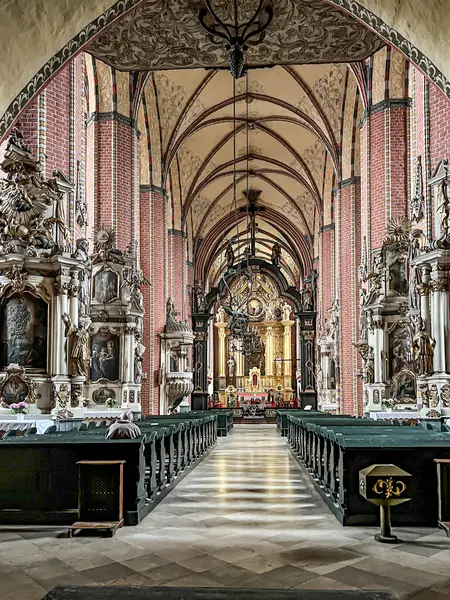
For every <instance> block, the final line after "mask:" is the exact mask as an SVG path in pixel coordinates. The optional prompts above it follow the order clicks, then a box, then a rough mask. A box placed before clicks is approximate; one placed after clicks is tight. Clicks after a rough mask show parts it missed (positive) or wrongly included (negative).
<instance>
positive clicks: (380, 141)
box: [363, 100, 409, 249]
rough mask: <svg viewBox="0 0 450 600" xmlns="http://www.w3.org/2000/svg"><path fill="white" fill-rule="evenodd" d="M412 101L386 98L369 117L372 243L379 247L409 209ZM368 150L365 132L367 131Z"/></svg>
mask: <svg viewBox="0 0 450 600" xmlns="http://www.w3.org/2000/svg"><path fill="white" fill-rule="evenodd" d="M408 110H409V109H408V101H407V100H398V101H393V100H386V101H384V102H381V103H379V104H377V105H375V106H372V107H371V110H370V111H369V115H368V116H367V117H366V118H367V119H369V120H370V123H369V124H368V125H366V130H368V132H369V140H368V152H369V159H368V176H369V179H370V181H369V186H370V192H369V193H370V230H371V234H370V247H371V248H372V249H374V248H379V247H380V246H381V244H382V243H383V239H384V238H385V236H386V226H387V224H388V222H389V221H390V220H391V219H393V218H395V217H402V216H406V214H407V209H408V195H409V189H408ZM363 152H364V133H363Z"/></svg>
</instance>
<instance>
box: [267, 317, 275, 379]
mask: <svg viewBox="0 0 450 600" xmlns="http://www.w3.org/2000/svg"><path fill="white" fill-rule="evenodd" d="M273 361H274V332H273V325H272V323H269V322H268V323H267V326H266V377H273Z"/></svg>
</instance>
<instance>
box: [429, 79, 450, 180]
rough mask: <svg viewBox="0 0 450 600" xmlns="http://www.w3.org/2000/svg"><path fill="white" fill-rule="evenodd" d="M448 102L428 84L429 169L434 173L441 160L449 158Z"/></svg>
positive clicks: (449, 106)
mask: <svg viewBox="0 0 450 600" xmlns="http://www.w3.org/2000/svg"><path fill="white" fill-rule="evenodd" d="M449 114H450V100H449V99H448V98H447V97H446V96H444V94H443V93H442V92H441V91H440V90H439V89H438V88H437V87H436V86H435V85H433V84H430V163H431V164H430V167H431V173H433V172H434V170H435V169H436V167H437V165H438V163H439V161H440V160H442V159H443V158H449V157H450V127H449V125H448V118H449Z"/></svg>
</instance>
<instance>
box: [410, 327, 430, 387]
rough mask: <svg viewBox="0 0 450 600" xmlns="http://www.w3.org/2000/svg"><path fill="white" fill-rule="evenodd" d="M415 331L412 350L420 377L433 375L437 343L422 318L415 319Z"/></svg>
mask: <svg viewBox="0 0 450 600" xmlns="http://www.w3.org/2000/svg"><path fill="white" fill-rule="evenodd" d="M412 320H413V325H414V329H415V333H414V337H413V342H412V349H413V358H414V362H415V366H416V370H417V373H418V375H429V374H431V373H433V355H434V346H435V341H434V340H433V339H432V337H431V336H430V334H429V333H428V332H427V331H426V326H425V322H424V320H423V319H422V317H421V316H419V315H417V316H415V317H413V319H412Z"/></svg>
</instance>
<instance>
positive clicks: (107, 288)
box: [93, 269, 119, 304]
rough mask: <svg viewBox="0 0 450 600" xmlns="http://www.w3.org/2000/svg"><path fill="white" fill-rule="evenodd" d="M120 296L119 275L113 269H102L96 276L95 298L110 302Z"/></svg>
mask: <svg viewBox="0 0 450 600" xmlns="http://www.w3.org/2000/svg"><path fill="white" fill-rule="evenodd" d="M118 296H119V277H118V275H117V273H116V272H115V271H113V270H112V269H102V270H101V271H99V272H98V273H97V274H96V275H95V277H94V293H93V297H94V300H97V302H100V303H101V304H108V302H112V301H113V300H117V298H118Z"/></svg>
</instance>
